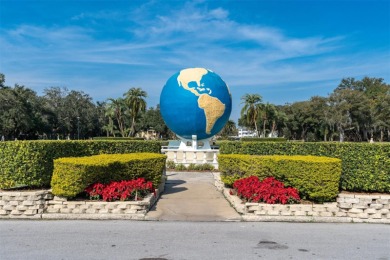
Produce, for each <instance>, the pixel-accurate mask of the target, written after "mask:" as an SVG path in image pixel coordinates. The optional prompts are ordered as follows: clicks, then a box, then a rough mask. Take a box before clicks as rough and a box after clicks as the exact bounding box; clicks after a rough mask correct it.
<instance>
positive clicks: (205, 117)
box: [160, 68, 232, 140]
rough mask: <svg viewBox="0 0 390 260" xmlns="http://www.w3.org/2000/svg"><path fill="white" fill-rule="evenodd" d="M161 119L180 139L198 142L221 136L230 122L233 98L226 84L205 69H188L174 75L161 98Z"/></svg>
mask: <svg viewBox="0 0 390 260" xmlns="http://www.w3.org/2000/svg"><path fill="white" fill-rule="evenodd" d="M160 110H161V115H162V117H163V119H164V121H165V123H166V124H167V126H168V127H169V128H170V129H171V130H172V131H173V132H174V133H175V134H176V135H178V136H179V137H181V138H184V139H189V140H191V139H192V136H193V135H196V136H197V139H198V140H203V139H207V138H210V137H212V136H214V135H215V134H217V133H218V132H220V131H221V130H222V128H223V127H224V126H225V124H226V122H227V121H228V120H229V116H230V112H231V110H232V97H231V94H230V91H229V88H228V86H227V85H226V83H225V82H224V81H223V80H222V79H221V77H219V76H218V75H217V74H216V73H214V72H212V71H210V70H207V69H204V68H189V69H184V70H181V71H179V72H178V73H176V74H174V75H172V76H171V77H170V78H169V79H168V81H167V83H166V84H165V86H164V88H163V90H162V92H161V96H160Z"/></svg>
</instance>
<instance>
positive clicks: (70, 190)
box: [51, 153, 166, 198]
mask: <svg viewBox="0 0 390 260" xmlns="http://www.w3.org/2000/svg"><path fill="white" fill-rule="evenodd" d="M165 160H166V156H165V155H161V154H152V153H132V154H101V155H94V156H88V157H68V158H60V159H56V160H54V172H53V178H52V181H51V186H52V192H53V194H54V195H57V196H63V197H68V198H69V197H70V198H71V197H74V196H76V195H77V194H79V193H80V192H82V191H83V190H84V189H85V188H86V187H87V186H89V185H91V184H93V183H96V182H100V183H103V184H106V183H109V182H111V181H122V180H132V179H136V178H145V180H147V181H151V182H152V183H153V185H154V186H158V184H159V183H160V181H161V176H162V173H163V170H164V167H165Z"/></svg>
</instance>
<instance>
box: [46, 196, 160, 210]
mask: <svg viewBox="0 0 390 260" xmlns="http://www.w3.org/2000/svg"><path fill="white" fill-rule="evenodd" d="M151 197H152V195H150V196H149V197H148V198H145V200H143V201H113V202H104V201H67V200H66V199H64V198H59V197H54V199H53V200H51V201H48V203H47V209H46V213H48V214H53V213H58V214H146V212H147V211H148V210H149V207H150V199H151Z"/></svg>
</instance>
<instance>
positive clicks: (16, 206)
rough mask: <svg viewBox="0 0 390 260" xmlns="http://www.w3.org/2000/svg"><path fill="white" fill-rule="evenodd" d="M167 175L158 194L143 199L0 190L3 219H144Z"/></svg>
mask: <svg viewBox="0 0 390 260" xmlns="http://www.w3.org/2000/svg"><path fill="white" fill-rule="evenodd" d="M164 186H165V177H163V179H162V182H161V184H160V186H159V187H158V189H156V190H155V191H156V195H154V194H150V195H149V196H147V197H146V198H144V199H143V200H142V201H115V202H104V201H68V200H67V199H66V198H60V197H57V196H53V195H52V194H51V191H50V190H40V191H17V192H13V191H2V192H0V219H1V218H28V219H31V218H38V219H39V218H42V219H139V220H142V219H145V215H146V213H147V212H148V211H149V209H150V208H151V207H152V206H153V205H154V204H155V203H156V201H157V199H158V197H159V196H160V194H161V192H163V191H164Z"/></svg>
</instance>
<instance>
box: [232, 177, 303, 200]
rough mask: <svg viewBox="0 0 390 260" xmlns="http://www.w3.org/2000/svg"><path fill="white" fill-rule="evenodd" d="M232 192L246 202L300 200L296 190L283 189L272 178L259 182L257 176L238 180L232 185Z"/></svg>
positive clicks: (280, 184) (282, 186) (279, 183)
mask: <svg viewBox="0 0 390 260" xmlns="http://www.w3.org/2000/svg"><path fill="white" fill-rule="evenodd" d="M233 188H234V191H235V192H236V193H237V195H238V196H239V197H240V198H241V199H243V200H244V201H246V202H265V203H269V204H275V203H281V204H286V203H289V204H291V203H295V202H298V201H299V200H300V198H299V194H298V190H297V189H295V188H292V187H288V188H286V187H284V184H283V183H282V182H280V181H278V180H276V179H275V178H274V177H268V178H265V179H264V180H263V181H260V180H259V178H258V177H257V176H251V177H248V178H244V179H239V180H237V181H235V182H234V184H233Z"/></svg>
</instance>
